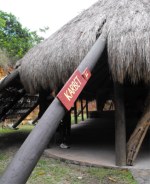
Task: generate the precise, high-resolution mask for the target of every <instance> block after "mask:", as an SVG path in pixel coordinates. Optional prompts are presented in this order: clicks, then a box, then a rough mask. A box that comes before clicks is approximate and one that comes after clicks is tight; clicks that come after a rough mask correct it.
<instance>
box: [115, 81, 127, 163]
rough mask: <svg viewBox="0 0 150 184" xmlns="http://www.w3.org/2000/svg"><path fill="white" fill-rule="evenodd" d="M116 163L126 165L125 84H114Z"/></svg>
mask: <svg viewBox="0 0 150 184" xmlns="http://www.w3.org/2000/svg"><path fill="white" fill-rule="evenodd" d="M114 97H115V150H116V165H117V166H124V165H126V121H125V107H124V99H123V98H124V95H123V86H122V85H120V84H119V83H115V84H114Z"/></svg>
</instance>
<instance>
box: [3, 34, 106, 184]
mask: <svg viewBox="0 0 150 184" xmlns="http://www.w3.org/2000/svg"><path fill="white" fill-rule="evenodd" d="M105 45H106V39H105V38H104V37H99V38H98V39H97V41H96V42H95V44H94V45H93V47H92V48H91V50H90V51H89V53H88V54H87V55H86V57H85V58H84V59H83V60H82V62H81V63H80V65H79V67H78V68H77V70H78V71H79V72H81V73H83V72H84V71H85V69H86V68H88V69H89V70H90V71H92V70H93V68H94V66H95V65H96V63H97V62H98V61H99V59H100V57H101V55H102V53H103V51H104V48H105ZM65 114H66V110H65V108H64V106H63V105H62V103H61V102H60V101H59V100H58V98H55V99H54V100H53V102H52V103H51V105H50V106H49V107H48V109H47V110H46V112H45V113H44V114H43V116H42V117H41V118H40V120H39V122H38V124H37V125H36V126H35V128H34V129H33V130H32V132H31V133H30V134H29V136H28V137H27V139H26V140H25V141H24V143H23V144H22V146H21V147H20V149H19V151H18V152H17V154H16V155H15V156H14V158H13V160H12V161H11V163H10V164H9V166H8V167H7V169H6V171H5V172H4V174H3V175H2V177H1V179H0V184H10V183H11V184H25V183H26V181H27V179H28V178H29V176H30V174H31V172H32V170H33V169H34V167H35V166H36V163H37V162H38V160H39V158H40V156H41V155H42V153H43V151H44V149H45V148H46V146H47V145H48V142H49V141H50V139H51V138H52V136H53V134H54V133H55V131H56V129H57V127H58V125H59V123H60V120H61V119H62V118H63V117H64V115H65Z"/></svg>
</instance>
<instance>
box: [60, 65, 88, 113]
mask: <svg viewBox="0 0 150 184" xmlns="http://www.w3.org/2000/svg"><path fill="white" fill-rule="evenodd" d="M90 77H91V72H90V71H89V70H88V68H86V69H85V70H84V72H83V74H81V73H80V72H79V71H78V70H76V71H75V72H74V73H73V74H72V76H71V77H70V79H69V80H68V81H67V82H66V84H65V85H64V87H63V88H62V89H61V91H60V92H59V93H58V95H57V98H58V99H59V100H60V101H61V103H62V104H63V105H64V106H65V108H66V109H67V110H68V111H69V110H70V109H71V107H72V106H73V104H74V102H75V101H76V99H77V98H78V96H79V94H80V93H81V91H82V90H83V88H84V86H85V85H86V83H87V81H88V80H89V78H90Z"/></svg>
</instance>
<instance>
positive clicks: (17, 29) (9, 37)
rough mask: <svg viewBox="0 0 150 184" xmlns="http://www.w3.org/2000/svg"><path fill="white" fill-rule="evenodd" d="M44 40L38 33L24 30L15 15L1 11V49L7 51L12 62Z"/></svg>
mask: <svg viewBox="0 0 150 184" xmlns="http://www.w3.org/2000/svg"><path fill="white" fill-rule="evenodd" d="M42 40H43V37H40V36H38V35H37V32H36V31H34V32H31V31H30V30H29V29H27V28H23V26H22V25H21V23H20V22H19V21H18V20H17V18H16V17H15V16H14V15H13V14H11V13H6V12H3V11H0V49H2V50H3V49H5V50H6V51H7V53H8V56H9V57H10V58H11V61H12V62H14V61H16V60H18V59H20V58H21V57H23V55H24V54H25V53H26V52H27V51H28V50H29V49H30V48H31V47H33V46H34V45H36V44H37V43H39V42H41V41H42Z"/></svg>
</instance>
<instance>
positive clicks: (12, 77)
mask: <svg viewBox="0 0 150 184" xmlns="http://www.w3.org/2000/svg"><path fill="white" fill-rule="evenodd" d="M17 77H19V69H17V70H14V71H13V72H12V73H10V74H9V75H7V76H6V77H5V78H4V79H3V80H2V81H1V83H0V91H1V90H2V89H4V88H6V87H7V86H8V85H10V83H11V82H12V81H14V80H15V79H16V78H17Z"/></svg>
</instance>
